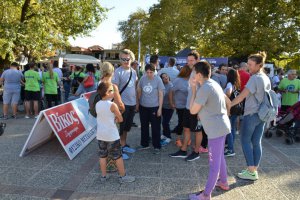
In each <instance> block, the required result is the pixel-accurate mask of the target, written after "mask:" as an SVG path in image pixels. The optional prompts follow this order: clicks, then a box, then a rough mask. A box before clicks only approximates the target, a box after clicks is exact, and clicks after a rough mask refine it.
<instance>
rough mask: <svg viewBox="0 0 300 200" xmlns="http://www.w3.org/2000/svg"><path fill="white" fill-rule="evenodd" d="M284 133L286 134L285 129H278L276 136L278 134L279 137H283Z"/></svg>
mask: <svg viewBox="0 0 300 200" xmlns="http://www.w3.org/2000/svg"><path fill="white" fill-rule="evenodd" d="M283 134H284V131H283V130H281V129H278V130H277V131H276V136H277V137H281V136H283Z"/></svg>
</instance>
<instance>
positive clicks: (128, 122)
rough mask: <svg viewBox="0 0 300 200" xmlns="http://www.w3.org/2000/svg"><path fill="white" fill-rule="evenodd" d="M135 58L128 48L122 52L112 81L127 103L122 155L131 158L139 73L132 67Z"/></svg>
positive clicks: (121, 137)
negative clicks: (129, 139)
mask: <svg viewBox="0 0 300 200" xmlns="http://www.w3.org/2000/svg"><path fill="white" fill-rule="evenodd" d="M133 60H134V54H133V53H132V51H130V50H128V49H124V50H122V51H121V53H120V62H121V66H120V67H119V68H117V69H116V71H115V73H114V77H113V80H112V82H113V83H114V84H116V85H117V86H118V89H119V91H120V93H121V98H122V101H123V103H124V105H125V111H124V113H123V114H122V115H123V119H124V120H123V122H122V123H121V124H120V141H121V146H122V157H123V159H124V160H126V159H129V156H128V155H127V154H126V153H134V152H135V149H133V148H130V147H129V146H128V145H127V144H126V138H127V133H128V132H129V131H130V129H131V126H132V122H133V118H134V114H135V107H136V84H137V80H138V78H137V74H136V71H135V70H134V69H132V68H131V62H132V61H133Z"/></svg>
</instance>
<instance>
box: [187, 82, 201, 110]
mask: <svg viewBox="0 0 300 200" xmlns="http://www.w3.org/2000/svg"><path fill="white" fill-rule="evenodd" d="M191 89H192V96H191V101H190V113H191V114H192V115H195V114H197V113H199V112H200V110H201V108H202V105H200V104H198V103H196V102H195V99H196V92H197V91H196V84H193V85H191Z"/></svg>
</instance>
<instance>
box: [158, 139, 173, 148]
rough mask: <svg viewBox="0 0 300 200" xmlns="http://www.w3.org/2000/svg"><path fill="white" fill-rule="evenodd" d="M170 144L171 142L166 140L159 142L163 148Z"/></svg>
mask: <svg viewBox="0 0 300 200" xmlns="http://www.w3.org/2000/svg"><path fill="white" fill-rule="evenodd" d="M170 142H171V139H170V138H166V139H163V140H160V145H161V146H162V147H163V146H166V145H168V144H169V143H170Z"/></svg>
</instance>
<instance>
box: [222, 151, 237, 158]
mask: <svg viewBox="0 0 300 200" xmlns="http://www.w3.org/2000/svg"><path fill="white" fill-rule="evenodd" d="M224 156H226V157H232V156H235V152H233V151H231V150H229V149H227V151H226V152H224Z"/></svg>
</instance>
